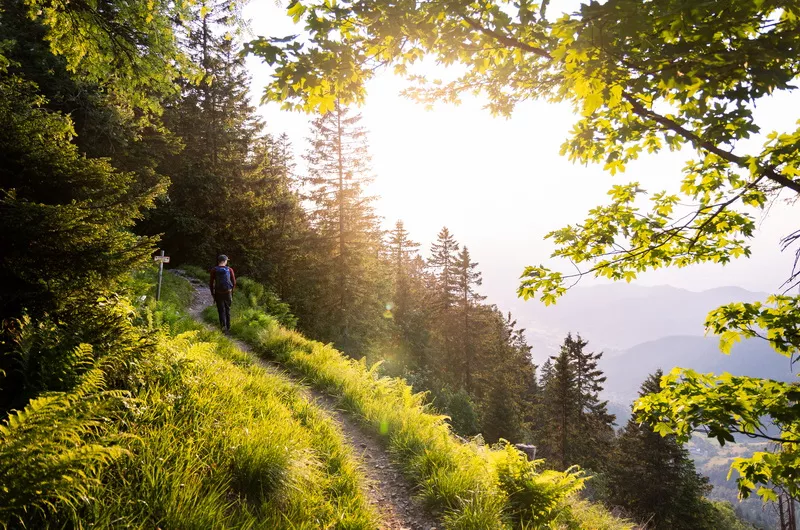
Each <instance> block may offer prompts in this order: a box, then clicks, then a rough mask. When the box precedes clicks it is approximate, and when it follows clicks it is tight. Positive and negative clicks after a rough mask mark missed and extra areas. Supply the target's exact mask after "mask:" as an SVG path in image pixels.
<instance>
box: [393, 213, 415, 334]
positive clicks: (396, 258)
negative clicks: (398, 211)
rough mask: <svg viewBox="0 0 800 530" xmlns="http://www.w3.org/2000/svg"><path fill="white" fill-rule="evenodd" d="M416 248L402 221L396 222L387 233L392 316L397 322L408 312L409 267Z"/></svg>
mask: <svg viewBox="0 0 800 530" xmlns="http://www.w3.org/2000/svg"><path fill="white" fill-rule="evenodd" d="M418 248H419V243H416V242H414V241H412V240H411V239H410V238H409V237H408V231H407V230H406V229H405V227H404V226H403V221H397V223H395V227H394V230H392V231H391V232H390V233H389V253H390V259H391V263H392V271H393V276H394V293H395V295H394V314H395V318H396V319H397V320H398V321H403V319H404V318H405V315H406V313H407V311H408V305H409V297H410V295H411V293H410V288H411V286H410V277H409V266H410V263H411V261H412V260H413V259H414V257H415V256H416V253H417V249H418Z"/></svg>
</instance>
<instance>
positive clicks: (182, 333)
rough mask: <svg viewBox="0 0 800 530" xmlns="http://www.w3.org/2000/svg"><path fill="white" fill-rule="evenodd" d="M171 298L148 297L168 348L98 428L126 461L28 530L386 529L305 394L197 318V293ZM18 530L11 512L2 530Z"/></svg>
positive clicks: (179, 290)
mask: <svg viewBox="0 0 800 530" xmlns="http://www.w3.org/2000/svg"><path fill="white" fill-rule="evenodd" d="M138 280H139V281H140V282H141V283H140V285H138V286H136V285H134V286H133V287H132V291H133V292H134V293H137V292H141V291H142V289H144V290H145V291H146V290H147V289H148V288H149V287H148V285H147V281H146V280H147V275H142V276H140V277H139V278H138ZM162 294H163V295H164V296H163V298H162V302H161V303H158V304H156V303H155V302H154V301H152V300H151V297H149V296H148V297H146V298H144V299H143V301H142V299H141V297H140V295H139V294H137V296H136V299H137V300H139V301H140V302H141V305H140V308H139V317H138V322H139V324H140V325H142V326H144V327H146V328H147V327H149V328H150V330H151V333H153V334H155V338H156V339H157V347H156V348H155V350H154V351H153V352H152V354H150V355H148V356H146V357H144V358H142V359H140V360H138V361H137V366H135V367H134V368H133V369H132V370H131V372H130V374H131V375H130V377H129V381H128V387H129V391H130V396H131V397H130V399H127V400H126V401H125V405H126V406H125V407H123V408H121V409H120V410H119V411H118V412H116V413H115V414H114V415H110V416H108V418H104V419H103V421H102V422H101V423H98V424H97V425H96V426H95V427H94V430H98V429H102V430H103V431H104V432H103V436H104V439H110V440H116V442H117V445H116V446H115V447H117V448H118V449H117V455H118V457H117V458H116V459H115V460H114V461H113V462H108V463H107V464H106V465H105V466H104V467H102V469H101V470H100V471H98V472H97V473H93V475H92V476H91V477H83V478H82V477H81V476H79V475H76V476H75V477H73V478H69V480H67V482H65V484H66V485H68V486H69V487H70V488H72V489H75V491H78V492H80V496H79V497H78V498H77V499H78V500H71V503H70V504H69V509H68V510H65V509H63V508H64V507H65V506H67V505H66V504H64V503H63V502H61V501H60V500H58V499H59V498H62V497H63V498H64V499H66V500H70V499H72V497H67V496H66V493H67V492H64V493H62V494H59V495H50V497H49V498H53V499H56V502H55V504H53V505H52V506H49V507H48V506H46V507H45V509H44V510H40V511H37V512H35V513H31V514H30V515H29V516H23V518H22V521H23V522H24V523H25V527H27V528H37V529H38V528H65V527H69V528H108V529H112V528H113V529H116V528H136V529H153V528H171V529H172V528H180V529H197V530H209V529H216V528H237V529H251V528H252V529H256V528H258V529H265V530H266V529H268V530H272V529H277V528H287V529H308V530H311V529H319V528H341V529H353V530H356V529H363V530H368V529H370V530H372V529H374V528H376V527H377V526H378V524H377V519H376V515H375V513H374V512H373V510H372V508H371V507H370V506H369V505H368V502H367V500H366V497H365V495H364V493H363V490H362V489H361V487H360V484H361V483H362V477H361V476H360V474H359V471H358V469H357V467H356V465H355V463H354V460H353V457H352V453H351V451H350V448H349V447H348V446H347V445H346V444H345V442H344V439H343V436H342V434H341V432H340V431H339V430H338V428H337V427H336V425H335V424H334V423H333V422H332V421H331V420H330V419H329V418H328V417H327V416H326V415H325V414H324V413H323V412H321V410H320V409H319V408H317V407H316V406H314V405H313V404H312V403H310V402H309V401H308V399H307V398H306V397H305V395H304V394H303V393H302V391H301V389H300V388H299V387H298V386H297V385H296V384H295V383H293V382H291V381H289V380H287V379H286V378H285V377H284V376H282V375H280V374H275V373H271V372H268V371H266V370H265V369H263V368H261V367H259V366H257V365H256V364H255V363H253V362H252V359H251V358H250V357H249V355H247V354H246V353H244V352H242V351H240V350H239V349H238V348H237V347H236V346H235V345H234V344H233V343H232V342H231V341H230V340H228V339H227V338H226V337H224V336H222V335H221V334H218V333H214V332H209V331H206V330H205V329H203V328H202V327H201V326H200V324H198V323H196V322H194V321H193V320H191V319H190V318H187V316H186V314H185V312H184V307H185V304H187V303H188V301H189V300H190V299H191V295H192V288H191V286H190V285H189V284H188V282H186V281H185V280H182V279H179V278H176V277H174V276H172V275H165V277H164V286H163V291H162ZM52 429H53V426H47V425H45V426H43V427H41V428H39V431H37V433H36V434H37V436H42V437H49V434H48V433H49V432H51V431H52ZM53 432H54V431H53ZM12 435H13V433H12ZM6 441H8V440H5V439H0V442H3V443H0V450H3V449H5V448H7V447H8V445H3V444H4V443H5V442H6ZM119 455H122V456H119ZM9 458H10V456H9ZM87 461H88V460H87ZM43 462H44V464H43V465H49V464H46V462H47V461H43ZM95 467H96V466H95ZM8 476H9V477H10V478H11V479H12V480H16V481H22V480H25V477H22V476H15V475H14V474H13V471H12V472H11V474H10V475H8ZM90 479H91V480H90ZM77 485H80V486H81V487H80V488H78V489H76V488H75V487H73V486H77ZM1 496H2V495H0V497H1ZM17 513H18V511H17ZM8 523H12V521H11V520H9V521H6V520H4V519H3V511H2V510H0V528H2V527H5V526H6V524H8ZM12 526H13V524H12Z"/></svg>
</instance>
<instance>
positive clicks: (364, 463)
mask: <svg viewBox="0 0 800 530" xmlns="http://www.w3.org/2000/svg"><path fill="white" fill-rule="evenodd" d="M170 272H173V273H174V274H177V275H179V276H181V277H183V278H186V279H187V280H189V282H190V283H191V284H192V286H193V287H194V297H193V299H192V303H191V306H190V308H189V313H190V314H191V315H192V317H194V318H195V319H196V320H197V321H198V322H200V323H202V324H203V325H205V326H206V327H208V328H211V326H209V325H208V324H206V323H205V322H204V321H203V317H202V312H203V310H205V308H206V307H208V306H210V305H213V303H214V300H213V297H212V296H211V293H210V292H209V288H208V285H206V284H204V283H203V282H201V281H200V280H197V279H196V278H191V277H189V276H187V275H186V274H185V273H183V271H180V270H175V269H173V270H172V271H170ZM234 310H235V309H234ZM231 340H232V341H233V342H234V343H235V344H236V346H237V347H239V348H240V349H241V350H243V351H245V352H248V353H249V354H250V355H251V357H252V358H253V360H254V361H255V362H256V363H257V364H258V365H259V366H261V367H262V368H264V369H265V370H269V371H271V372H275V373H280V374H281V375H282V376H284V377H287V378H289V379H291V380H292V381H294V382H295V383H296V384H297V385H299V386H300V387H301V388H302V389H303V392H304V393H305V395H306V396H307V397H308V399H309V400H310V401H312V402H314V404H315V405H316V406H318V407H319V408H320V409H322V410H323V411H325V413H326V414H327V415H328V416H329V417H330V419H331V420H332V421H333V422H335V423H336V424H337V425H338V426H339V428H340V430H341V431H342V433H343V434H344V438H345V441H346V442H347V443H348V444H349V445H350V446H351V448H352V452H353V455H354V456H355V458H356V460H357V462H358V465H359V467H360V468H361V471H362V473H363V475H364V476H365V477H366V484H365V486H364V488H365V493H366V495H367V498H368V499H369V502H370V504H371V505H372V506H373V508H375V511H376V512H378V514H379V516H380V521H381V523H380V526H379V528H380V529H381V530H437V529H438V528H441V526H440V525H439V523H438V522H437V521H436V519H434V518H433V517H431V516H430V515H429V514H428V513H426V511H425V510H424V508H423V507H422V505H421V503H420V502H419V501H418V500H416V499H415V498H414V489H413V487H412V486H411V484H410V483H409V482H408V480H406V478H405V477H404V476H403V474H402V472H401V471H400V469H399V468H398V467H397V466H396V465H395V464H394V463H393V462H392V461H391V460H390V459H389V455H388V454H387V452H386V448H385V447H384V445H383V443H382V442H381V441H380V440H379V439H378V438H377V436H376V435H375V434H373V433H372V432H370V431H369V430H367V428H366V427H365V426H364V425H363V424H362V423H361V422H360V421H359V420H358V419H357V418H355V417H353V416H352V415H351V414H350V413H348V412H345V411H343V410H341V409H339V408H338V407H337V406H336V402H335V400H334V399H333V398H332V397H331V396H328V395H326V394H324V393H322V392H319V391H317V390H315V389H313V388H310V387H309V386H308V385H306V384H304V383H303V381H302V380H300V379H299V378H297V377H295V376H294V375H293V374H291V373H289V372H287V371H286V370H284V369H283V367H282V366H280V365H279V364H277V363H271V362H268V361H266V360H264V359H262V358H260V357H259V356H258V355H256V354H255V352H253V350H252V348H250V346H248V345H247V344H245V343H244V342H242V341H239V340H236V339H234V338H232V337H231Z"/></svg>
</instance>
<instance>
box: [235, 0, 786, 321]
mask: <svg viewBox="0 0 800 530" xmlns="http://www.w3.org/2000/svg"><path fill="white" fill-rule="evenodd" d="M552 9H553V8H552V7H551V10H552ZM245 15H246V16H247V17H249V18H250V19H251V21H252V22H251V29H252V32H253V34H255V35H265V36H285V35H290V34H294V33H298V32H300V31H301V29H302V28H301V27H300V26H294V25H293V24H292V23H291V20H289V19H288V17H286V16H285V15H284V12H283V9H282V8H279V7H277V6H276V5H275V4H274V3H272V2H258V3H253V4H251V5H250V6H248V7H247V8H246V9H245ZM248 68H249V69H250V72H251V74H252V76H253V85H252V95H253V99H254V101H255V102H256V103H257V102H258V101H259V99H260V95H261V92H262V89H263V87H264V85H265V84H266V82H267V80H268V78H269V73H270V70H269V67H268V66H267V65H265V64H262V63H261V62H260V61H259V60H257V59H254V58H250V59H248ZM404 86H405V84H404V82H403V81H402V80H401V79H400V78H397V77H394V76H393V75H392V74H391V72H388V71H387V72H383V73H381V74H379V75H378V76H377V77H376V78H375V79H374V80H372V81H371V82H370V83H369V84H368V85H367V90H368V98H367V103H366V104H365V106H364V107H363V108H362V109H361V112H362V113H363V117H364V119H363V122H362V123H363V124H364V125H365V126H366V128H367V129H368V130H369V131H370V135H369V143H370V152H371V154H372V157H373V164H372V165H373V169H374V174H375V176H376V179H375V183H374V184H373V185H372V187H371V190H370V191H371V192H372V193H373V194H375V195H378V196H379V200H378V201H377V203H376V208H377V212H378V214H379V215H381V216H382V217H383V218H384V225H385V227H386V228H387V229H388V228H390V227H391V226H393V225H394V223H395V221H396V220H397V219H402V220H403V221H404V222H405V225H406V228H407V229H408V230H409V232H410V233H411V236H412V238H413V239H415V240H416V241H419V242H420V243H422V245H423V249H425V250H427V249H428V248H429V246H430V243H431V242H432V241H433V240H434V239H435V238H436V234H437V233H438V231H439V230H440V229H441V228H442V226H447V227H448V228H449V229H450V231H451V232H452V233H453V234H454V235H455V237H456V239H457V240H458V241H459V242H460V243H461V244H465V245H467V247H469V249H470V252H471V254H472V255H473V258H474V260H475V261H477V262H478V263H479V264H480V266H479V268H480V270H481V271H482V272H483V280H484V281H483V288H482V292H483V294H486V295H488V296H489V301H491V302H494V303H497V304H498V305H499V306H500V307H501V308H502V309H510V308H512V307H518V306H519V301H518V300H517V299H516V295H515V290H516V287H517V283H518V277H519V275H520V273H521V272H522V269H523V267H524V266H526V265H532V264H539V263H546V264H548V265H549V266H551V267H553V268H559V269H561V270H564V271H565V272H566V271H568V270H569V269H568V267H570V265H569V264H568V263H558V262H555V261H551V260H549V259H548V256H549V255H550V253H551V252H552V250H553V247H552V245H551V244H550V243H549V242H547V241H544V240H543V237H544V235H545V234H546V233H547V232H549V231H551V230H553V229H557V228H561V227H562V226H565V225H567V224H569V223H576V222H579V221H581V220H583V219H584V218H585V216H586V212H587V211H588V210H589V209H590V208H592V207H594V206H597V205H599V204H603V203H604V202H606V199H607V196H606V191H607V190H608V189H610V187H611V186H612V185H613V184H618V183H627V182H631V181H639V182H640V183H641V187H642V188H644V189H646V190H648V191H650V192H655V191H659V190H661V189H664V188H666V189H669V190H674V189H675V187H676V186H677V185H678V183H679V182H680V178H681V173H680V170H681V167H682V166H683V161H684V160H685V159H686V156H687V155H688V154H689V153H688V151H687V153H686V154H682V153H668V152H667V153H661V154H659V155H656V156H653V155H651V156H644V157H643V158H642V159H640V160H639V161H638V162H637V163H635V164H631V165H630V166H629V167H628V168H627V170H626V172H625V173H623V174H621V175H620V174H617V175H616V176H614V177H612V176H611V175H610V174H608V173H605V172H603V171H602V167H601V166H589V167H584V166H579V165H574V164H572V163H570V162H569V161H568V160H567V159H566V158H564V157H561V156H559V148H560V145H561V143H562V141H563V140H564V139H566V138H567V132H568V131H569V129H570V126H571V124H572V122H573V121H574V117H573V115H572V113H571V111H570V109H569V108H568V107H567V106H558V105H553V104H548V103H545V102H538V101H536V102H527V103H524V104H522V105H520V106H519V107H517V109H516V111H515V112H514V115H513V117H512V118H511V119H508V120H506V119H503V118H493V117H492V116H491V115H490V114H489V113H488V111H485V110H483V109H482V108H481V102H480V101H478V100H476V99H475V98H471V97H467V98H465V101H464V103H463V104H462V105H460V106H457V107H455V106H447V105H439V106H437V107H435V108H434V110H432V111H426V110H425V109H424V108H423V106H422V105H419V104H416V103H414V102H411V101H409V100H406V99H405V98H403V97H401V96H400V95H399V92H400V90H401V89H402V88H403V87H404ZM797 108H800V100H798V96H797V95H796V94H795V95H791V96H789V95H784V96H783V97H781V98H775V99H773V100H770V101H766V102H764V103H763V104H760V107H759V109H757V110H758V113H759V116H760V117H759V120H758V122H759V123H760V124H762V127H763V128H764V129H765V130H767V131H769V130H772V129H778V130H782V131H786V130H793V129H794V128H795V125H794V123H795V120H797V119H798V118H800V116H798V115H797V113H796V112H787V109H797ZM260 112H261V114H262V115H263V116H264V118H265V120H266V122H267V128H268V130H269V131H270V132H272V133H280V132H286V133H287V134H288V135H289V136H290V138H291V139H292V142H293V144H294V148H295V152H296V154H297V157H298V160H297V161H298V169H300V170H302V160H301V159H300V155H301V154H302V152H303V151H305V149H306V142H305V137H306V134H307V132H308V130H309V126H308V123H309V119H310V118H309V117H308V116H306V115H303V114H298V113H288V112H285V111H281V110H280V109H279V106H278V104H269V105H267V106H262V107H261V108H260ZM761 117H763V118H761ZM758 143H760V141H759V142H757V144H758ZM757 144H756V145H757ZM790 213H791V211H790V207H789V206H787V205H784V204H783V203H780V204H775V205H774V207H773V208H772V210H771V213H770V215H769V217H768V218H766V219H765V220H762V221H761V222H760V223H759V233H758V235H757V237H756V239H755V240H754V242H753V245H752V250H753V257H752V258H751V259H749V260H747V259H740V260H738V261H736V262H734V263H733V264H730V265H728V266H726V267H724V268H722V267H720V266H719V265H709V266H696V267H692V268H688V269H667V270H662V271H656V272H652V273H647V274H646V275H643V276H641V277H640V279H639V280H638V281H639V283H640V284H643V285H659V284H669V285H673V286H676V287H683V288H686V289H691V290H703V289H707V288H712V287H719V286H724V285H737V286H740V287H744V288H746V289H750V290H756V291H768V292H776V291H777V290H778V289H779V287H780V285H781V284H782V283H783V281H784V280H785V278H786V277H787V276H788V274H789V272H790V270H791V264H792V260H793V257H794V256H793V252H786V253H783V254H782V253H780V252H779V247H778V242H779V240H780V238H781V237H782V236H785V235H786V234H787V233H789V232H791V231H792V230H793V229H795V228H797V226H796V223H791V222H790V217H789V216H790ZM424 254H425V255H427V252H424ZM592 281H593V282H595V283H596V282H598V280H589V279H588V278H587V279H585V280H584V283H582V284H586V285H589V284H590V282H592Z"/></svg>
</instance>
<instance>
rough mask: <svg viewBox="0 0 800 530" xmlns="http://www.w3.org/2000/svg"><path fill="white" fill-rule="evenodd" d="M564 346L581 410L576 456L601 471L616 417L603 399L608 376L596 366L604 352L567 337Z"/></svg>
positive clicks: (578, 339)
mask: <svg viewBox="0 0 800 530" xmlns="http://www.w3.org/2000/svg"><path fill="white" fill-rule="evenodd" d="M565 345H567V348H568V350H569V354H570V357H571V358H572V363H573V366H574V370H575V397H576V400H577V403H576V406H577V410H578V416H577V423H576V425H575V428H576V431H577V433H578V437H577V438H576V439H575V440H574V445H575V452H574V453H575V457H576V459H577V461H578V462H580V463H581V465H583V466H585V467H588V468H590V469H594V470H599V469H602V467H603V462H604V461H605V458H606V455H607V454H608V452H609V451H610V449H611V443H612V441H613V439H614V428H613V424H614V420H615V417H614V415H613V414H609V413H608V401H601V400H600V397H599V395H600V392H602V390H603V386H602V385H603V383H604V382H605V380H606V377H605V376H604V375H603V371H602V370H600V369H599V368H598V367H597V362H598V361H599V360H600V358H601V357H602V356H603V353H602V352H600V353H592V352H584V348H585V347H586V346H587V345H588V342H587V341H585V340H583V339H581V336H580V334H579V335H577V337H576V338H574V339H573V338H572V336H571V335H567V338H566V341H565Z"/></svg>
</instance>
